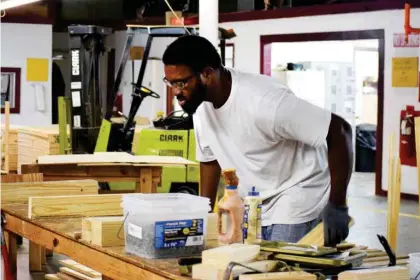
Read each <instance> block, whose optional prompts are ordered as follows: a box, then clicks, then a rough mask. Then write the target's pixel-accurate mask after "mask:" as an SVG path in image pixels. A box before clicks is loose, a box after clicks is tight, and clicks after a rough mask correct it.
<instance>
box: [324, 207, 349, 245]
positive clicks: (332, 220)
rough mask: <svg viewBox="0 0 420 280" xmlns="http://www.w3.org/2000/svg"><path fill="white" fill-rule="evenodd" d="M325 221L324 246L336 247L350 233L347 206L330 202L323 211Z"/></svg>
mask: <svg viewBox="0 0 420 280" xmlns="http://www.w3.org/2000/svg"><path fill="white" fill-rule="evenodd" d="M322 221H323V223H324V246H327V247H335V246H336V245H337V244H339V243H340V242H342V241H344V240H345V239H346V238H347V236H348V235H349V222H350V216H349V214H348V208H347V206H337V205H335V204H333V203H331V202H328V204H327V206H326V207H325V209H324V211H323V213H322Z"/></svg>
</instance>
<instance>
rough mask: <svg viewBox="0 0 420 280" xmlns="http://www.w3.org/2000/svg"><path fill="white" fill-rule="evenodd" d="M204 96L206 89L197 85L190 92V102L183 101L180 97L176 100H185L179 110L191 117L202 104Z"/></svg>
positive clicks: (201, 85) (200, 84)
mask: <svg viewBox="0 0 420 280" xmlns="http://www.w3.org/2000/svg"><path fill="white" fill-rule="evenodd" d="M205 94H206V87H205V86H204V85H203V84H202V83H199V84H198V85H197V87H196V88H195V89H194V91H193V92H192V94H191V99H190V100H185V98H183V97H182V96H178V100H185V102H184V104H183V105H181V108H182V109H183V110H184V112H186V113H187V114H188V115H193V114H194V113H195V112H196V111H197V108H198V107H199V106H200V105H201V103H203V101H204V97H205Z"/></svg>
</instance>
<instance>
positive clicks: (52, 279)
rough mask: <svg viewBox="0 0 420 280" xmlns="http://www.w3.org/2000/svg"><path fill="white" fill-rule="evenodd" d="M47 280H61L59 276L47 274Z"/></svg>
mask: <svg viewBox="0 0 420 280" xmlns="http://www.w3.org/2000/svg"><path fill="white" fill-rule="evenodd" d="M45 279H46V280H60V278H59V277H58V276H57V274H45Z"/></svg>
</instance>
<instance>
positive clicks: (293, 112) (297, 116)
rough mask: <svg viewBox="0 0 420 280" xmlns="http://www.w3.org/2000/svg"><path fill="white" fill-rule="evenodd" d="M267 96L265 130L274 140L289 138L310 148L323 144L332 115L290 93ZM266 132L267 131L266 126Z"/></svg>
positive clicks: (288, 91)
mask: <svg viewBox="0 0 420 280" xmlns="http://www.w3.org/2000/svg"><path fill="white" fill-rule="evenodd" d="M283 91H284V92H281V93H273V94H270V95H269V96H268V98H267V100H265V102H263V103H265V105H266V107H267V113H266V114H267V115H266V120H268V122H267V124H269V123H271V125H270V126H271V131H268V132H267V133H268V135H270V136H271V137H272V138H273V140H274V141H276V140H280V139H290V140H296V141H299V142H302V143H304V144H307V145H309V146H312V147H319V146H321V145H324V144H325V143H326V138H327V135H328V130H329V127H330V122H331V112H330V111H328V110H325V109H323V108H321V107H318V106H316V105H314V104H312V103H309V102H308V101H306V100H304V99H301V98H299V97H297V96H296V95H295V94H293V93H292V92H291V91H290V90H283ZM266 128H267V129H270V128H269V127H267V126H266Z"/></svg>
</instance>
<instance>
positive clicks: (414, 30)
mask: <svg viewBox="0 0 420 280" xmlns="http://www.w3.org/2000/svg"><path fill="white" fill-rule="evenodd" d="M404 8H405V17H404V31H405V42H406V43H408V35H409V34H413V33H417V34H419V33H420V28H413V27H411V26H410V9H411V5H410V4H408V3H405V5H404Z"/></svg>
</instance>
